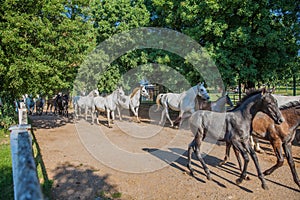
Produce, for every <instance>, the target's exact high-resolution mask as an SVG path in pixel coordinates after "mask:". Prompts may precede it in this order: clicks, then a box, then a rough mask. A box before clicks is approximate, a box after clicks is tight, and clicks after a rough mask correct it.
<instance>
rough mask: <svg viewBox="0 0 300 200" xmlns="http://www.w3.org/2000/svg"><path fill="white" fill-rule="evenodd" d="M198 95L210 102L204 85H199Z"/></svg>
mask: <svg viewBox="0 0 300 200" xmlns="http://www.w3.org/2000/svg"><path fill="white" fill-rule="evenodd" d="M197 94H198V95H199V96H200V97H202V98H203V99H205V100H209V98H210V97H209V95H208V93H207V91H206V88H205V87H204V83H199V84H198V85H197Z"/></svg>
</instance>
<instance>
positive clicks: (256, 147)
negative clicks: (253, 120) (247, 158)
mask: <svg viewBox="0 0 300 200" xmlns="http://www.w3.org/2000/svg"><path fill="white" fill-rule="evenodd" d="M250 142H251V147H252V148H253V149H254V150H255V151H256V152H258V153H264V150H262V149H261V148H260V145H259V142H258V138H253V136H250Z"/></svg>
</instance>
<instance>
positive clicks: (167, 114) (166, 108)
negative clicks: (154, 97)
mask: <svg viewBox="0 0 300 200" xmlns="http://www.w3.org/2000/svg"><path fill="white" fill-rule="evenodd" d="M164 107H165V113H166V117H167V119H168V120H169V122H170V124H171V127H174V124H173V121H172V120H171V118H170V115H169V109H168V107H166V106H164Z"/></svg>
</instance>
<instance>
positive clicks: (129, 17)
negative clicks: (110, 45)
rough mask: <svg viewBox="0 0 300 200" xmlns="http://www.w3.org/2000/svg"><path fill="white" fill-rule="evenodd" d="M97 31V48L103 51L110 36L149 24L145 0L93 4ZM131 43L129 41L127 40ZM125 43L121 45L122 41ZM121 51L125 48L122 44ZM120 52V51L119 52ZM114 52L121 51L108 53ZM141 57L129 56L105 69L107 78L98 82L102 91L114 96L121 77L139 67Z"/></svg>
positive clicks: (136, 53)
mask: <svg viewBox="0 0 300 200" xmlns="http://www.w3.org/2000/svg"><path fill="white" fill-rule="evenodd" d="M91 10H92V13H93V15H92V18H93V20H94V27H95V29H96V31H97V45H99V48H101V43H102V42H104V41H105V40H107V39H108V38H110V37H111V36H113V35H115V34H118V33H122V32H124V31H128V30H131V29H134V28H138V27H144V26H147V25H148V24H149V20H150V18H149V12H148V11H147V9H146V6H145V5H144V1H142V0H134V1H132V0H123V1H118V0H109V1H106V0H103V1H100V2H98V1H94V2H93V3H92V4H91ZM125 40H128V38H125ZM120 43H122V41H120ZM119 45H120V48H123V47H122V44H119ZM116 49H117V48H116ZM107 51H110V52H112V53H113V52H115V51H118V50H109V49H108V50H107ZM140 55H141V54H139V53H138V52H136V51H135V52H134V51H133V52H128V53H126V54H125V55H122V56H121V57H120V58H119V59H117V60H115V61H114V62H113V63H111V64H110V66H109V67H108V66H103V68H102V69H101V71H105V72H104V74H103V75H102V76H100V77H97V78H96V79H97V80H99V89H100V90H106V92H111V91H113V90H114V89H115V88H116V85H117V83H118V82H119V81H120V77H121V74H124V73H126V72H127V71H128V70H130V69H132V68H135V67H137V66H138V65H139V64H141V57H139V56H140Z"/></svg>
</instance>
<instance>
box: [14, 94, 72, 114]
mask: <svg viewBox="0 0 300 200" xmlns="http://www.w3.org/2000/svg"><path fill="white" fill-rule="evenodd" d="M21 102H23V103H24V105H25V108H26V109H27V112H28V114H29V115H32V114H34V111H35V113H36V114H37V115H42V113H43V111H44V107H45V105H46V104H47V109H46V114H48V111H50V112H52V109H53V108H54V112H53V113H54V114H59V115H63V116H66V117H68V113H69V112H68V107H69V106H68V104H69V95H68V94H62V93H61V92H59V93H58V94H57V95H55V96H54V97H52V98H49V99H48V100H45V98H44V97H42V96H41V95H37V97H36V98H33V96H32V95H27V94H25V95H23V96H22V100H20V101H15V104H16V108H17V109H19V108H21V107H20V103H21Z"/></svg>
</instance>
